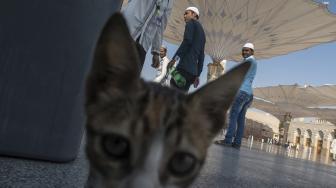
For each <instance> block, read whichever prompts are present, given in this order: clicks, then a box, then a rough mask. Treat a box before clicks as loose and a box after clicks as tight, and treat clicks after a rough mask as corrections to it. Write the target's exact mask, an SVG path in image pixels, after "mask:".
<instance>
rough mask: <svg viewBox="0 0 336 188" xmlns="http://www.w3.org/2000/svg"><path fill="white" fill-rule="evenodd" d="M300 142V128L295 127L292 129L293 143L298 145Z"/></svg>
mask: <svg viewBox="0 0 336 188" xmlns="http://www.w3.org/2000/svg"><path fill="white" fill-rule="evenodd" d="M300 143H301V129H300V128H297V129H295V130H294V136H293V144H294V145H297V144H299V145H300Z"/></svg>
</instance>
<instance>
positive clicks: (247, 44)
mask: <svg viewBox="0 0 336 188" xmlns="http://www.w3.org/2000/svg"><path fill="white" fill-rule="evenodd" d="M243 48H250V49H252V50H254V45H253V44H252V43H249V42H248V43H246V44H244V46H243Z"/></svg>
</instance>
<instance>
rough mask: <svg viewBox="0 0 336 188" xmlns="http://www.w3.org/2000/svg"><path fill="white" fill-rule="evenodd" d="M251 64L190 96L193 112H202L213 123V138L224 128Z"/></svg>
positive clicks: (237, 68) (211, 130)
mask: <svg viewBox="0 0 336 188" xmlns="http://www.w3.org/2000/svg"><path fill="white" fill-rule="evenodd" d="M250 66H251V63H249V62H245V63H242V64H240V65H238V66H236V67H234V68H233V69H231V70H230V71H229V72H227V73H226V74H224V75H223V76H221V77H219V78H218V79H216V80H214V81H212V82H210V83H208V84H207V85H205V86H204V87H202V88H201V89H199V90H197V91H196V92H195V93H193V94H191V95H190V96H188V103H189V105H190V106H191V108H190V109H191V110H196V109H197V110H198V109H200V110H201V113H203V114H205V115H207V116H208V118H209V119H210V120H211V121H212V127H209V129H210V132H211V134H212V135H211V136H215V135H216V134H217V133H218V131H219V130H220V129H221V128H222V127H223V124H224V120H225V115H226V111H227V110H228V108H229V107H230V105H231V103H232V101H233V100H234V97H235V95H236V93H237V92H238V90H239V88H240V86H241V84H242V82H243V80H244V77H245V75H246V73H247V71H248V70H249V68H250Z"/></svg>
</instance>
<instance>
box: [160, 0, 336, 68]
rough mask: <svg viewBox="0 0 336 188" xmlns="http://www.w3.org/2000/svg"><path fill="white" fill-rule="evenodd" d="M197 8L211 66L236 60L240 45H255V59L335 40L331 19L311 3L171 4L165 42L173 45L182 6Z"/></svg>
mask: <svg viewBox="0 0 336 188" xmlns="http://www.w3.org/2000/svg"><path fill="white" fill-rule="evenodd" d="M189 6H196V7H198V8H199V10H200V22H201V23H202V25H203V27H204V30H205V33H206V37H207V43H206V52H207V53H208V54H209V55H210V56H211V57H212V59H213V60H214V61H215V62H220V61H221V60H223V59H227V60H234V61H239V60H240V59H241V55H240V54H241V48H242V46H243V44H244V43H246V42H252V43H254V44H255V48H256V49H255V55H256V57H257V58H258V59H261V58H270V57H274V56H278V55H283V54H287V53H290V52H293V51H297V50H302V49H305V48H309V47H311V46H314V45H317V44H320V43H325V42H330V41H335V40H336V16H335V15H333V14H331V13H330V12H328V10H327V8H326V6H325V5H323V4H320V3H317V2H314V1H312V0H290V1H289V0H211V1H209V0H175V2H174V7H173V10H172V14H171V16H170V19H169V22H168V25H167V28H166V31H165V34H164V36H165V39H166V40H167V41H168V42H172V43H175V44H179V43H181V41H182V37H183V32H184V26H185V23H184V20H183V13H184V11H185V8H187V7H189Z"/></svg>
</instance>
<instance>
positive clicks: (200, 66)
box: [197, 51, 204, 77]
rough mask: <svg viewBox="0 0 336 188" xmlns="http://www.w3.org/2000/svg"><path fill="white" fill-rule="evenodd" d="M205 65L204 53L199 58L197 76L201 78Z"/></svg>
mask: <svg viewBox="0 0 336 188" xmlns="http://www.w3.org/2000/svg"><path fill="white" fill-rule="evenodd" d="M203 63H204V52H203V51H202V52H201V53H200V55H199V56H198V64H197V69H198V72H197V76H198V77H199V76H200V75H201V73H202V70H203Z"/></svg>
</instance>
